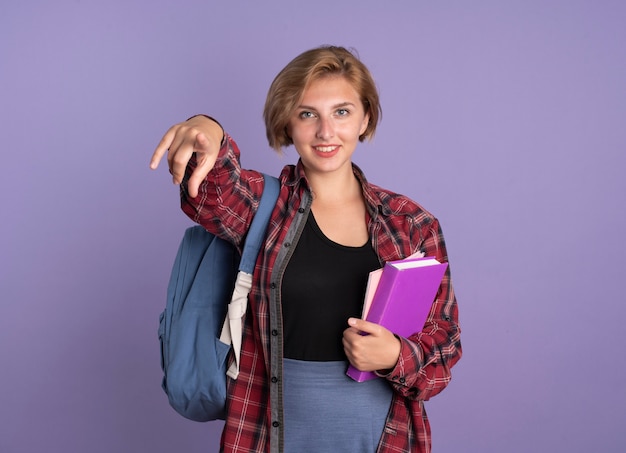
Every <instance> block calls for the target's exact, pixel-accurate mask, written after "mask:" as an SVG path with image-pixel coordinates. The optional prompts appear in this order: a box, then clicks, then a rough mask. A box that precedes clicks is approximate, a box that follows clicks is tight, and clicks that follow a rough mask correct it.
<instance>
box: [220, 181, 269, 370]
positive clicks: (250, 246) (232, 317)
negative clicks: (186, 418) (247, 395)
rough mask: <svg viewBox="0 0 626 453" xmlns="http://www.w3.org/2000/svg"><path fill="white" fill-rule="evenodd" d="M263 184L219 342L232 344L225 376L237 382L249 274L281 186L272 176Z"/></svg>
mask: <svg viewBox="0 0 626 453" xmlns="http://www.w3.org/2000/svg"><path fill="white" fill-rule="evenodd" d="M263 177H264V179H265V184H264V187H263V195H262V196H261V201H260V203H259V208H258V209H257V212H256V214H255V216H254V219H252V224H251V225H250V229H249V230H248V234H247V236H246V240H245V242H244V245H243V253H242V255H241V261H240V264H239V273H238V274H237V279H236V280H235V289H234V290H233V297H232V299H231V301H230V303H229V304H228V316H227V317H226V319H225V320H224V326H223V327H222V333H221V335H220V341H221V342H222V343H225V344H232V346H233V352H234V354H235V361H234V362H233V363H232V364H231V366H230V368H229V369H228V371H227V372H226V374H227V375H228V376H230V377H231V378H233V379H237V376H238V375H239V362H240V355H241V337H242V334H243V317H244V316H245V314H246V309H247V307H248V294H249V293H250V289H251V288H252V274H253V273H254V265H255V264H256V260H257V258H258V256H259V250H260V249H261V245H262V244H263V242H264V241H265V233H266V231H267V226H268V224H269V220H270V216H271V215H272V211H273V210H274V206H275V205H276V200H277V199H278V194H279V191H280V184H279V181H278V179H276V178H274V177H273V176H268V175H265V174H264V175H263Z"/></svg>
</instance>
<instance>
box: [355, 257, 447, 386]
mask: <svg viewBox="0 0 626 453" xmlns="http://www.w3.org/2000/svg"><path fill="white" fill-rule="evenodd" d="M447 267H448V263H440V262H439V261H437V260H436V259H435V258H433V257H426V258H421V257H420V258H413V257H409V258H407V259H404V260H399V261H389V262H387V263H385V266H384V267H383V268H382V269H378V270H375V271H373V272H371V273H370V278H369V280H368V283H367V289H366V293H365V302H364V304H363V316H362V317H363V319H365V320H367V321H371V322H375V323H376V324H380V325H381V326H383V327H385V328H387V329H389V330H390V331H391V332H393V333H395V334H396V335H400V336H402V337H408V336H409V335H411V334H413V333H415V332H418V331H420V330H421V329H422V327H423V326H424V323H425V322H426V318H427V317H428V313H429V312H430V307H431V305H432V304H433V301H434V300H435V296H436V295H437V291H438V290H439V286H440V285H441V279H442V278H443V274H444V273H445V271H446V268H447ZM347 374H348V376H350V377H351V378H352V379H354V380H355V381H358V382H363V381H367V380H370V379H374V378H375V377H376V374H375V373H373V372H369V371H360V370H358V369H356V368H355V367H353V366H352V365H350V366H349V367H348V372H347Z"/></svg>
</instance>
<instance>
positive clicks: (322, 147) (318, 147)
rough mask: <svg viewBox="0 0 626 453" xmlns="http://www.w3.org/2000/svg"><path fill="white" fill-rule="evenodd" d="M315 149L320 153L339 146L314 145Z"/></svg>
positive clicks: (328, 151) (330, 150)
mask: <svg viewBox="0 0 626 453" xmlns="http://www.w3.org/2000/svg"><path fill="white" fill-rule="evenodd" d="M313 148H314V149H315V151H319V152H320V153H330V152H333V151H335V150H336V149H337V148H339V146H338V145H330V146H314V147H313Z"/></svg>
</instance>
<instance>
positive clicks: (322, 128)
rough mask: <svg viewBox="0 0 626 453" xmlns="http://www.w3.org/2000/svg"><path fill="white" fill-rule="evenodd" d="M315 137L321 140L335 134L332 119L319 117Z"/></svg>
mask: <svg viewBox="0 0 626 453" xmlns="http://www.w3.org/2000/svg"><path fill="white" fill-rule="evenodd" d="M315 135H316V136H317V138H319V139H321V140H328V139H330V138H332V137H333V136H334V135H335V131H334V127H333V123H332V120H330V119H327V118H320V120H319V122H318V125H317V133H316V134H315Z"/></svg>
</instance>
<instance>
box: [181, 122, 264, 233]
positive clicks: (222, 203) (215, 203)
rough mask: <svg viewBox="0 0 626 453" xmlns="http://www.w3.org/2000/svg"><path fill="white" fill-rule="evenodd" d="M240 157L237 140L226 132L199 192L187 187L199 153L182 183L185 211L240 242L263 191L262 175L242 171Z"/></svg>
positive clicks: (212, 228)
mask: <svg viewBox="0 0 626 453" xmlns="http://www.w3.org/2000/svg"><path fill="white" fill-rule="evenodd" d="M239 156H240V152H239V148H238V147H237V144H236V143H235V141H234V140H233V139H232V137H230V136H229V135H228V134H224V136H223V141H222V146H221V147H220V149H219V152H218V155H217V159H216V161H215V164H214V166H213V168H212V169H211V171H210V172H209V173H208V174H207V176H206V177H205V178H204V180H203V181H202V182H201V183H200V186H199V187H198V195H197V196H196V197H191V196H190V195H189V192H188V190H187V181H188V179H189V177H190V175H191V174H192V173H193V171H194V169H195V166H196V157H195V156H194V157H192V159H191V160H190V161H189V165H188V166H187V169H186V172H185V178H184V179H183V182H182V183H181V186H180V195H181V208H182V210H183V212H185V214H187V216H189V218H190V219H191V220H193V221H194V222H195V223H198V224H200V225H202V226H203V227H204V228H206V229H207V230H208V231H210V232H211V233H213V234H215V235H217V236H219V237H221V238H223V239H226V240H228V241H229V242H232V243H234V244H236V245H239V244H240V243H241V241H242V239H243V237H245V234H246V232H247V229H248V226H249V223H250V219H251V218H252V216H253V215H254V212H255V210H256V207H257V206H258V199H260V196H261V194H262V191H263V177H262V175H261V174H260V173H258V172H254V171H248V170H242V169H241V166H240V162H239Z"/></svg>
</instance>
